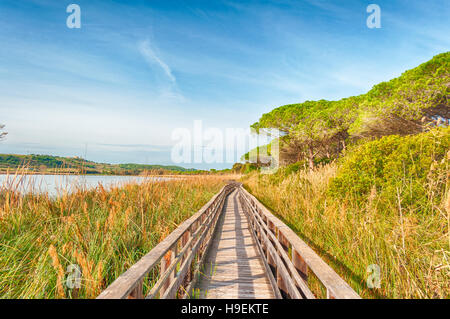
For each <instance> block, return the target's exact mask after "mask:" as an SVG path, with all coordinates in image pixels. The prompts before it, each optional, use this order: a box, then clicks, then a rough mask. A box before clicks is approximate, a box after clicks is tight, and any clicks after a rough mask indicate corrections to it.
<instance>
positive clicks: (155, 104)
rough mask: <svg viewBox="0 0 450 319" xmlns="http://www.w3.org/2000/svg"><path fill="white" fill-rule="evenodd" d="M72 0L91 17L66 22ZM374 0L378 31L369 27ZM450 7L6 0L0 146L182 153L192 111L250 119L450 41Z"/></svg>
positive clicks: (371, 80) (215, 121)
mask: <svg viewBox="0 0 450 319" xmlns="http://www.w3.org/2000/svg"><path fill="white" fill-rule="evenodd" d="M71 3H76V4H78V5H79V6H80V7H81V24H82V25H81V29H69V28H67V26H66V19H67V17H68V15H69V14H68V13H66V7H67V6H68V5H69V4H71ZM371 3H376V4H378V5H379V6H380V8H381V24H382V27H381V28H380V29H369V28H367V26H366V19H367V16H368V13H367V12H366V7H367V6H368V5H369V4H371ZM449 14H450V2H449V1H445V0H441V1H437V0H429V1H411V0H408V1H406V0H396V1H392V0H389V1H378V0H372V1H356V0H345V1H344V0H341V1H339V0H334V1H325V0H299V1H247V2H244V1H239V2H237V1H212V0H210V1H167V0H165V1H150V0H147V1H99V0H72V1H62V0H34V1H31V0H30V1H18V0H2V1H1V2H0V43H1V46H0V123H3V124H5V125H6V128H7V131H8V132H9V135H8V138H7V139H6V140H5V141H3V142H1V143H0V153H19V154H28V153H35V154H53V155H63V156H75V155H77V156H83V157H87V158H88V159H91V160H95V161H101V162H111V163H120V162H135V163H158V164H171V156H170V154H171V149H172V146H173V145H174V143H176V141H174V140H173V139H172V132H173V131H174V130H175V129H176V128H188V129H191V128H192V127H193V123H194V121H195V120H202V121H203V126H204V127H214V128H219V129H225V128H248V127H249V125H250V124H252V123H253V122H255V121H257V120H258V118H259V116H260V115H261V114H263V113H265V112H268V111H270V110H271V109H273V108H275V107H277V106H280V105H284V104H289V103H298V102H302V101H305V100H314V99H322V98H324V99H340V98H343V97H347V96H351V95H357V94H361V93H364V92H366V91H368V90H369V89H370V88H371V87H372V86H373V85H374V84H376V83H379V82H381V81H386V80H389V79H391V78H393V77H396V76H399V75H400V74H401V73H402V72H403V71H405V70H407V69H410V68H413V67H415V66H417V65H418V64H420V63H422V62H425V61H427V60H429V59H431V58H432V57H433V56H434V55H436V54H438V53H441V52H445V51H448V50H449V47H450V38H449V34H450V25H449V23H448V16H449ZM241 151H243V150H241ZM183 165H184V166H187V167H202V168H211V167H218V168H222V167H230V166H231V164H230V163H211V164H207V163H193V164H183Z"/></svg>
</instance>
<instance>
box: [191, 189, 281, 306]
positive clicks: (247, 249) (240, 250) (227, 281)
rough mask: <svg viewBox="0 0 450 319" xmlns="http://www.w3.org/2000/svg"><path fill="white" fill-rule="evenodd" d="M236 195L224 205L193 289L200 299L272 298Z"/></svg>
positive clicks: (264, 269)
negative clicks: (222, 213)
mask: <svg viewBox="0 0 450 319" xmlns="http://www.w3.org/2000/svg"><path fill="white" fill-rule="evenodd" d="M237 195H238V194H237V192H233V193H231V194H230V195H228V197H227V199H226V201H225V204H224V207H223V210H224V215H223V216H222V217H221V220H220V222H219V223H220V224H219V225H218V227H217V228H218V229H217V233H216V234H215V237H214V238H213V239H212V247H211V251H210V253H209V254H208V257H207V258H206V260H205V269H204V271H203V274H202V275H201V276H200V279H199V283H198V285H197V286H196V287H195V288H196V289H200V292H202V293H201V294H200V296H199V297H200V298H216V297H220V298H244V297H246V298H256V297H257V298H274V297H275V294H274V291H273V288H272V285H271V283H270V281H269V279H268V274H267V271H266V268H265V267H264V264H263V261H262V257H261V255H260V252H259V251H258V248H257V246H256V243H255V241H254V238H253V236H252V234H251V231H250V229H249V225H250V224H249V223H248V221H247V217H246V216H245V214H244V212H243V210H242V207H241V206H240V203H239V202H238V198H237ZM205 291H206V293H205Z"/></svg>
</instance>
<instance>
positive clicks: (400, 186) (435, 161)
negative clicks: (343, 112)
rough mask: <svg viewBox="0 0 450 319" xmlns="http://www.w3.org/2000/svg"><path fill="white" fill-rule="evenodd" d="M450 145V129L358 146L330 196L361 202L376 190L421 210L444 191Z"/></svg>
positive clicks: (344, 164)
mask: <svg viewBox="0 0 450 319" xmlns="http://www.w3.org/2000/svg"><path fill="white" fill-rule="evenodd" d="M449 145H450V128H449V127H446V128H443V127H441V128H436V129H433V130H431V131H429V132H427V133H422V134H418V135H409V136H398V135H391V136H386V137H383V138H381V139H378V140H374V141H371V142H368V143H365V144H362V145H359V146H357V147H355V149H353V150H351V151H349V152H348V154H347V155H346V156H345V157H343V158H342V159H341V162H340V165H339V169H338V172H337V176H336V177H335V178H334V179H333V180H332V182H331V185H330V192H331V193H332V194H333V195H334V196H337V197H346V196H348V195H349V194H350V195H353V196H354V197H355V198H356V199H360V198H362V197H366V195H367V194H368V193H370V192H371V191H373V189H375V190H376V191H377V192H382V193H383V194H384V195H385V196H386V197H387V198H396V197H397V196H398V195H401V197H402V198H403V204H407V205H413V206H414V207H419V206H420V205H421V203H423V202H425V201H426V200H427V198H428V199H430V197H433V196H434V194H442V193H443V190H444V189H445V186H446V183H447V174H446V172H447V169H448V159H449V158H448V155H447V152H448V151H449ZM432 181H433V182H432ZM430 183H433V184H437V185H430ZM430 190H433V191H430ZM436 190H437V191H436ZM437 197H439V196H437ZM439 201H440V198H434V199H433V202H439Z"/></svg>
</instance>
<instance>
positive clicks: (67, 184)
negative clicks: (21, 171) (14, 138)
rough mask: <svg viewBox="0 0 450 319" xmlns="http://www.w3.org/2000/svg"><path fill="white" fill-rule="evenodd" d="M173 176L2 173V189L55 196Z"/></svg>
mask: <svg viewBox="0 0 450 319" xmlns="http://www.w3.org/2000/svg"><path fill="white" fill-rule="evenodd" d="M170 179H173V178H171V177H154V176H152V177H143V176H105V175H22V176H17V177H15V178H14V176H11V175H9V176H7V175H0V190H1V189H5V188H12V189H16V190H19V191H20V192H21V193H29V192H33V193H44V192H48V193H49V194H50V195H52V196H55V195H57V194H62V193H63V192H71V191H72V190H74V189H77V188H80V187H82V188H86V189H92V188H95V187H97V186H99V184H101V185H102V186H103V187H104V188H106V189H108V188H110V187H111V186H121V185H124V184H127V183H142V182H144V181H162V180H170Z"/></svg>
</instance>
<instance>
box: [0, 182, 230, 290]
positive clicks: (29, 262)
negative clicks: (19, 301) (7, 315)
mask: <svg viewBox="0 0 450 319" xmlns="http://www.w3.org/2000/svg"><path fill="white" fill-rule="evenodd" d="M20 178H21V177H20V176H16V179H19V180H20ZM17 184H20V183H17V182H16V183H10V184H8V187H3V189H1V193H0V297H1V298H94V297H96V296H97V295H98V294H99V293H100V292H101V290H102V289H104V288H105V287H106V286H107V285H109V284H110V283H111V282H112V281H114V279H115V278H117V277H118V276H119V275H120V274H122V273H123V272H124V271H125V270H127V269H128V268H129V267H130V266H131V265H132V264H134V263H135V262H136V261H138V260H139V259H140V258H141V257H142V256H143V255H144V254H145V253H147V252H148V251H150V250H151V249H152V248H153V247H154V246H155V245H156V244H157V243H158V242H160V241H161V240H162V239H163V238H164V237H165V236H167V235H168V234H169V233H170V232H171V231H172V230H174V229H175V228H176V227H177V225H179V224H180V223H181V222H182V221H183V220H185V219H186V218H188V217H189V216H191V215H192V214H193V213H194V212H195V211H197V210H198V209H199V208H200V207H201V206H203V205H204V204H205V203H206V202H207V201H208V200H209V199H210V198H211V197H212V196H213V195H214V194H215V193H216V192H218V191H219V190H220V188H221V187H222V185H224V178H223V177H222V178H218V177H190V178H187V179H177V180H170V181H158V182H154V181H152V182H145V183H141V184H137V183H131V184H127V185H121V186H119V185H117V186H113V187H111V188H108V189H105V188H104V187H103V186H102V185H99V186H98V187H97V188H95V189H92V190H85V189H82V188H79V189H76V190H74V191H73V192H71V193H67V192H62V194H60V195H57V196H56V197H54V196H50V195H49V194H48V193H40V194H37V193H31V194H27V195H23V193H21V192H19V191H18V190H17V189H16V188H15V187H14V186H13V185H17ZM72 264H73V265H76V266H77V267H79V268H80V270H81V272H82V277H81V288H80V289H70V288H69V287H68V286H67V284H66V283H67V279H68V276H69V275H70V268H68V267H69V265H72ZM68 271H69V272H68Z"/></svg>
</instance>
